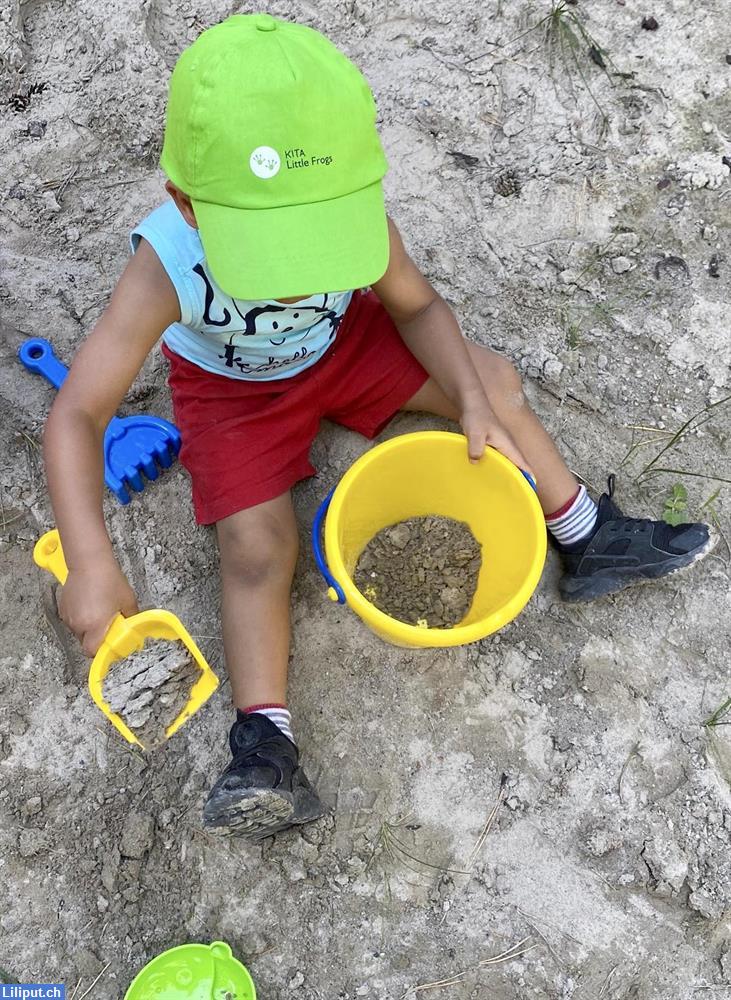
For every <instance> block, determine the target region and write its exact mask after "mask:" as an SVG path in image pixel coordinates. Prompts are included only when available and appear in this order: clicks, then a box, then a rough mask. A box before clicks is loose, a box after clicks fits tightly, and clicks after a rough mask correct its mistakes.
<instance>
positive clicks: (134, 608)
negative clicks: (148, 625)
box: [119, 594, 140, 618]
mask: <svg viewBox="0 0 731 1000" xmlns="http://www.w3.org/2000/svg"><path fill="white" fill-rule="evenodd" d="M119 610H120V611H121V613H122V614H123V615H124V617H125V618H130V617H131V616H132V615H136V614H138V613H139V610H140V608H139V605H138V604H137V598H136V597H135V595H134V594H130V596H129V597H128V598H127V599H126V600H125V601H123V603H122V607H121V608H120V609H119Z"/></svg>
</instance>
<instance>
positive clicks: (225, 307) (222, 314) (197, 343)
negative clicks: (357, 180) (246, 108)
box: [131, 147, 353, 381]
mask: <svg viewBox="0 0 731 1000" xmlns="http://www.w3.org/2000/svg"><path fill="white" fill-rule="evenodd" d="M254 152H255V153H258V154H259V155H261V157H262V162H261V163H259V162H258V161H256V166H257V168H261V169H265V170H267V171H273V170H274V169H275V168H276V166H277V164H276V160H275V159H274V156H273V155H272V154H273V153H276V155H277V156H278V157H279V158H280V162H279V168H278V169H281V170H284V169H285V166H284V164H285V155H286V157H287V162H293V163H294V162H298V160H300V159H302V156H303V155H304V158H305V159H307V160H310V159H312V160H315V159H316V158H315V157H312V158H310V156H309V155H308V154H309V152H310V151H309V150H308V151H307V153H305V151H304V150H300V149H295V148H291V149H290V148H288V149H287V150H280V151H279V153H277V152H276V150H272V149H271V147H266V148H265V149H262V148H257V149H256V150H254ZM323 158H324V157H323ZM287 169H299V168H287ZM310 169H327V166H325V165H321V164H319V163H316V164H313V165H312V166H311V167H310ZM272 176H274V174H273V173H272ZM263 183H266V181H265V180H264V181H263ZM142 237H144V239H146V240H147V241H148V243H150V245H151V246H152V247H153V249H154V250H155V252H156V253H157V255H158V257H159V259H160V261H161V262H162V265H163V267H164V268H165V271H166V273H167V275H168V277H169V278H170V281H171V282H172V284H173V286H174V287H175V291H176V293H177V295H178V300H179V303H180V316H181V319H180V320H179V322H177V323H173V324H171V325H170V326H169V327H168V328H167V329H166V330H165V332H164V333H163V340H164V342H165V343H166V344H167V346H168V347H169V348H170V349H171V350H172V351H174V352H175V353H176V354H179V355H180V356H181V357H183V358H186V359H187V360H188V361H191V362H192V363H193V364H195V365H198V366H199V367H200V368H203V369H205V370H206V371H210V372H213V373H214V374H216V375H223V376H225V377H227V378H232V379H249V380H261V381H274V380H277V379H285V378H291V377H292V376H294V375H297V374H298V373H299V372H301V371H304V370H305V369H306V368H309V367H310V366H311V365H314V364H316V363H317V362H318V361H319V359H320V358H321V357H322V356H323V355H324V354H325V352H326V351H327V350H328V349H329V348H330V346H331V344H332V342H333V340H334V339H335V336H336V334H337V332H338V328H339V327H340V323H341V321H342V318H343V316H344V315H345V312H346V310H347V308H348V306H349V304H350V301H351V299H352V297H353V292H352V291H342V292H329V293H327V294H324V293H323V294H321V295H310V296H309V297H307V298H303V299H299V300H298V301H297V302H292V303H289V304H287V303H283V302H281V303H280V302H277V301H276V300H274V299H263V300H259V301H246V300H243V299H233V298H232V297H231V296H230V295H227V294H226V293H225V292H224V291H223V289H221V288H220V287H219V286H218V284H217V282H216V281H215V279H214V277H213V276H212V274H211V272H210V271H209V269H208V264H207V262H206V259H205V254H204V252H203V246H202V244H201V241H200V235H199V233H198V230H197V229H195V228H193V227H192V226H189V225H188V224H187V222H186V221H185V219H184V218H183V216H182V215H181V214H180V212H179V211H178V209H177V208H176V206H175V204H174V202H173V201H167V202H165V203H164V204H163V205H160V206H159V207H158V208H156V209H155V210H154V211H153V212H151V213H150V215H148V216H147V218H145V219H144V220H143V221H142V222H141V223H140V224H139V225H138V226H137V227H136V228H135V230H133V232H132V234H131V248H132V251H133V252H134V251H135V250H136V249H137V245H138V243H139V240H140V239H141V238H142Z"/></svg>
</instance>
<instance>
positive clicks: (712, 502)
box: [698, 486, 731, 557]
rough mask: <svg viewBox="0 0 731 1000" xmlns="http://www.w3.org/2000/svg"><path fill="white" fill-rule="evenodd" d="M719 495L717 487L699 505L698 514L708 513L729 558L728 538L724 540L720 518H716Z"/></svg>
mask: <svg viewBox="0 0 731 1000" xmlns="http://www.w3.org/2000/svg"><path fill="white" fill-rule="evenodd" d="M720 494H721V487H720V486H719V487H718V488H717V489H715V490H714V491H713V493H711V495H710V496H709V497H708V499H707V500H704V501H703V503H702V504H701V505H700V507H699V508H698V509H699V512H700V513H703V511H707V512H708V516H709V517H710V519H711V521H712V522H713V526H714V528H715V529H716V531H717V532H718V534H719V536H720V537H721V538H722V539H723V544H724V545H725V546H726V553H727V554H728V556H729V557H731V545H729V541H728V538H726V535H725V533H724V530H723V528H722V527H721V518H720V517H719V516H718V511H717V510H716V500H718V498H719V496H720Z"/></svg>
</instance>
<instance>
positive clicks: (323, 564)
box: [312, 486, 345, 604]
mask: <svg viewBox="0 0 731 1000" xmlns="http://www.w3.org/2000/svg"><path fill="white" fill-rule="evenodd" d="M334 492H335V487H334V486H333V488H332V489H331V490H330V492H329V493H328V495H327V496H326V497H325V499H324V500H323V501H322V503H321V504H320V506H319V507H318V508H317V513H316V514H315V519H314V521H313V522H312V551H313V552H314V554H315V562H316V563H317V568H318V569H319V570H320V572H321V573H322V575H323V577H324V578H325V583H327V585H328V587H331V588H332V589H333V591H334V592H335V593H336V594H337V600H338V604H345V593H344V591H343V588H342V587H341V586H340V584H339V583H338V581H337V580H336V579H335V577H334V576H333V575H332V573H331V572H330V569H329V567H328V565H327V560H326V559H325V553H324V552H323V551H322V542H321V537H320V536H321V534H322V522H323V521H324V520H325V515H326V514H327V511H328V507H329V506H330V501H331V500H332V498H333V493H334Z"/></svg>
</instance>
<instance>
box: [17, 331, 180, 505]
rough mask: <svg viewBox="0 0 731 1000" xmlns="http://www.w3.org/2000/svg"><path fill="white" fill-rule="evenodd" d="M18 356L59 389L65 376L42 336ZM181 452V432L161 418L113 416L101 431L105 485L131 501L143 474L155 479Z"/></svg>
mask: <svg viewBox="0 0 731 1000" xmlns="http://www.w3.org/2000/svg"><path fill="white" fill-rule="evenodd" d="M18 357H19V358H20V360H21V362H22V363H23V365H24V366H25V367H26V368H27V369H28V371H29V372H33V373H34V374H35V375H42V376H43V377H44V378H45V379H48V381H49V382H50V383H51V385H52V386H53V387H54V389H60V388H61V385H62V383H63V381H64V379H65V378H66V376H67V375H68V368H66V367H65V366H64V365H62V364H61V362H60V361H59V360H58V358H57V357H56V355H55V354H54V353H53V348H52V347H51V345H50V344H49V343H48V341H47V340H44V339H43V337H32V338H31V339H30V340H26V341H24V343H23V344H21V346H20V348H19V350H18ZM179 451H180V431H179V430H178V428H177V427H176V426H175V425H174V424H171V423H170V421H169V420H163V418H162V417H149V416H136V417H112V419H111V420H110V421H109V423H108V424H107V429H106V431H105V432H104V482H105V483H106V484H107V487H108V488H109V489H110V490H111V491H112V493H113V494H114V495H115V497H116V498H117V500H119V502H120V503H121V504H127V503H129V501H130V490H134V491H135V492H136V493H141V492H142V490H143V489H144V488H145V482H144V480H143V478H142V476H143V473H144V475H145V477H146V478H147V479H149V480H154V479H157V477H158V476H159V475H160V469H161V468H162V469H167V468H169V467H170V466H171V465H172V464H173V461H174V459H175V456H176V455H177V454H178V452H179Z"/></svg>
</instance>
